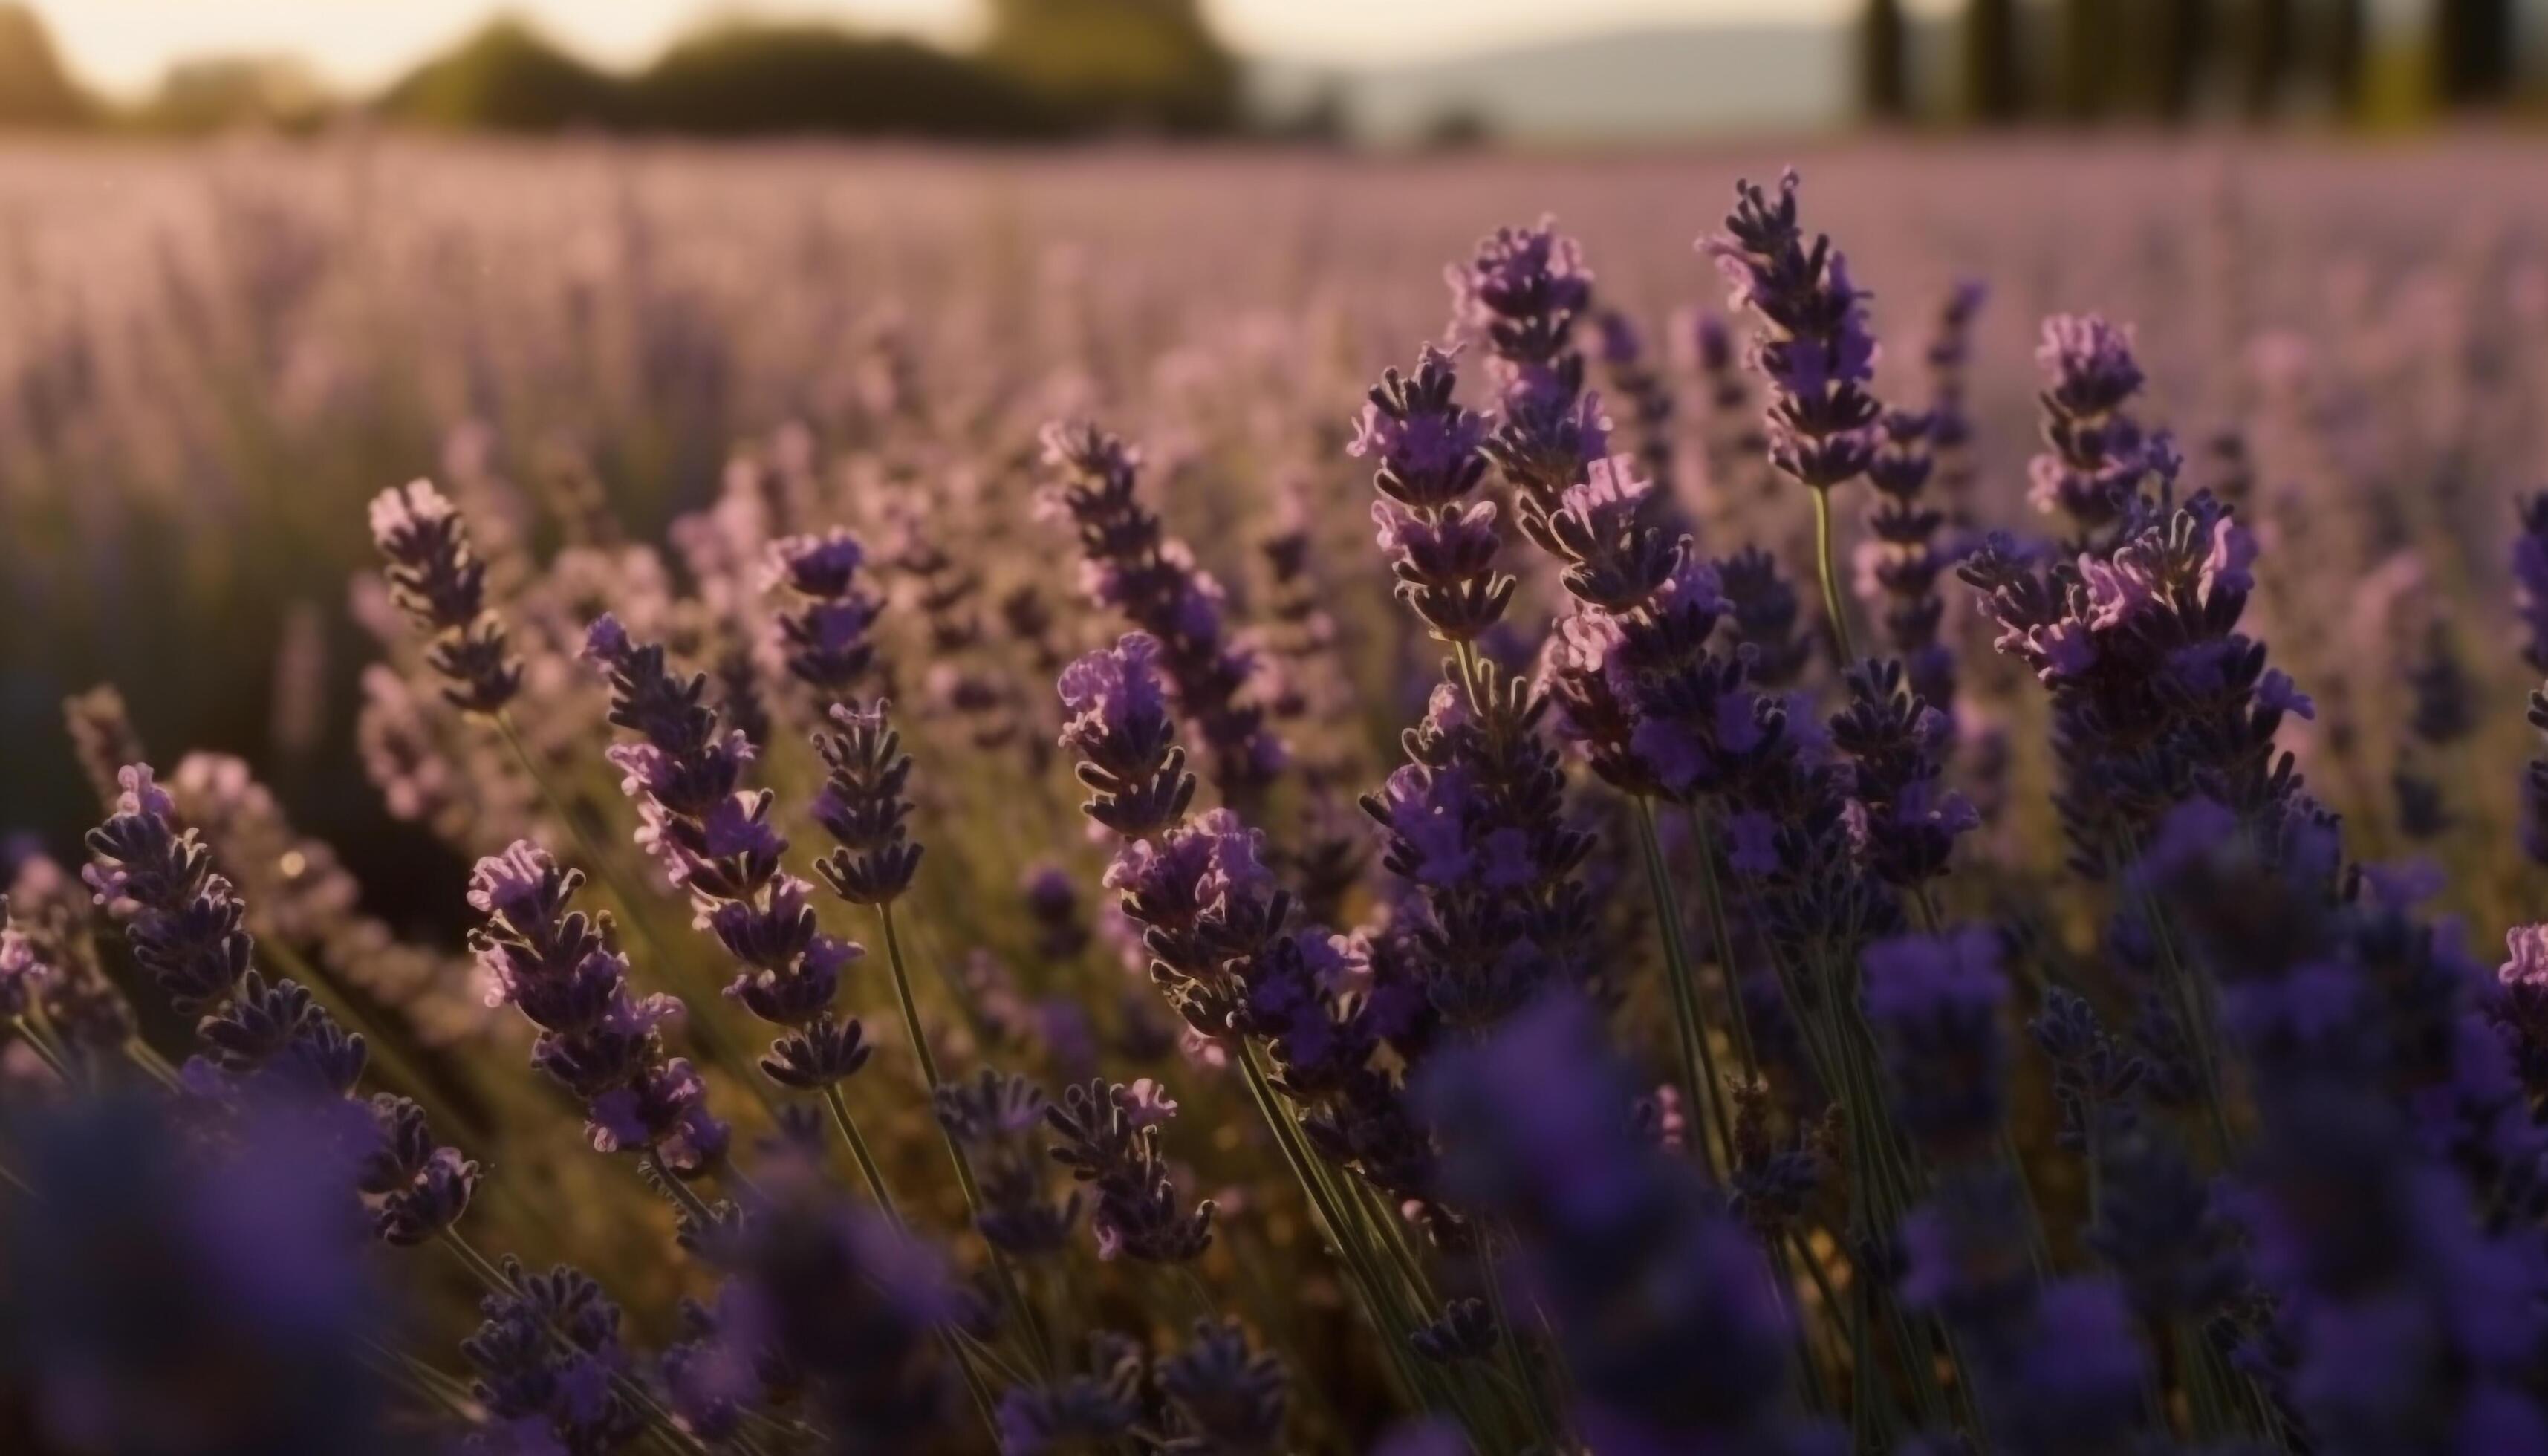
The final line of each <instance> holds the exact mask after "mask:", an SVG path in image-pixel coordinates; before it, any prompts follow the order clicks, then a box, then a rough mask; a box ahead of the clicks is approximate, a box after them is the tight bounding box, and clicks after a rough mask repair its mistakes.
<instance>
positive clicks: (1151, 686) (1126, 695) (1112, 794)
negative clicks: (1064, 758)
mask: <svg viewBox="0 0 2548 1456" xmlns="http://www.w3.org/2000/svg"><path fill="white" fill-rule="evenodd" d="M1158 661H1159V643H1158V639H1156V638H1154V637H1151V636H1150V635H1149V634H1147V633H1144V632H1128V633H1126V634H1125V635H1124V636H1123V637H1122V638H1121V639H1119V640H1118V641H1117V642H1116V644H1115V646H1114V647H1113V648H1112V649H1111V650H1109V651H1106V652H1093V653H1090V654H1089V655H1088V656H1086V657H1083V658H1081V659H1079V660H1078V661H1077V662H1074V663H1072V664H1071V665H1070V666H1069V667H1068V668H1066V669H1064V670H1063V672H1062V674H1061V679H1060V690H1061V702H1062V706H1063V707H1064V708H1065V709H1067V710H1068V711H1069V713H1070V721H1069V722H1067V723H1065V724H1064V725H1062V730H1061V746H1062V747H1064V748H1067V749H1070V750H1071V751H1073V752H1075V753H1077V754H1078V755H1080V757H1081V761H1082V762H1081V764H1080V767H1079V778H1080V781H1081V782H1082V783H1085V784H1087V785H1088V787H1089V788H1090V789H1091V790H1092V791H1093V792H1094V793H1095V795H1096V796H1095V797H1094V798H1091V799H1090V800H1089V801H1088V802H1087V803H1086V804H1085V805H1083V806H1082V811H1083V812H1085V813H1086V814H1087V815H1088V817H1089V818H1090V820H1092V821H1093V822H1094V823H1096V824H1097V825H1100V826H1102V827H1104V828H1106V829H1110V830H1112V831H1114V832H1115V833H1117V834H1119V835H1122V836H1123V837H1125V838H1126V839H1134V840H1138V839H1146V838H1149V837H1150V836H1152V835H1154V834H1156V833H1158V832H1159V831H1160V830H1162V829H1165V828H1166V827H1167V826H1168V825H1170V824H1173V823H1175V822H1176V821H1177V820H1178V819H1180V818H1183V817H1184V815H1185V812H1186V806H1187V805H1188V804H1190V803H1192V802H1193V801H1194V791H1195V777H1194V775H1193V774H1188V773H1186V772H1185V762H1186V751H1185V749H1184V748H1182V747H1180V746H1179V745H1178V743H1177V742H1176V724H1175V723H1174V722H1173V721H1171V720H1170V719H1169V717H1168V712H1167V693H1166V690H1165V688H1164V687H1163V686H1162V684H1161V683H1160V681H1159V668H1158Z"/></svg>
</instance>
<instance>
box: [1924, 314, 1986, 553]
mask: <svg viewBox="0 0 2548 1456" xmlns="http://www.w3.org/2000/svg"><path fill="white" fill-rule="evenodd" d="M1989 297H1990V291H1989V289H1988V288H1987V287H1985V286H1984V285H1983V284H1982V282H1981V281H1980V280H1979V279H1974V278H1964V279H1958V280H1957V281H1956V285H1955V286H1954V287H1953V288H1950V289H1949V290H1947V297H1946V300H1945V302H1944V303H1942V304H1941V305H1940V306H1939V309H1938V322H1937V326H1936V331H1935V332H1933V333H1932V334H1931V335H1930V338H1929V351H1928V365H1929V410H1928V413H1929V420H1930V424H1929V443H1930V445H1931V446H1932V447H1933V449H1934V450H1935V452H1936V457H1937V480H1938V487H1939V490H1940V493H1941V494H1942V495H1943V496H1944V497H1945V498H1946V509H1947V515H1948V519H1949V520H1950V521H1951V522H1952V523H1953V524H1955V525H1956V527H1958V528H1959V529H1958V534H1960V533H1961V531H1960V528H1962V527H1964V526H1967V525H1969V524H1970V520H1971V511H1972V490H1973V482H1974V479H1975V471H1974V468H1973V461H1972V435H1973V422H1972V417H1971V415H1970V413H1969V412H1968V406H1967V404H1966V400H1965V394H1966V389H1967V377H1966V376H1967V370H1968V368H1969V366H1970V364H1971V359H1972V326H1973V318H1975V316H1977V315H1979V314H1980V313H1981V309H1982V305H1983V303H1984V302H1985V301H1987V300H1988V299H1989Z"/></svg>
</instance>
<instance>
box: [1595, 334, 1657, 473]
mask: <svg viewBox="0 0 2548 1456" xmlns="http://www.w3.org/2000/svg"><path fill="white" fill-rule="evenodd" d="M1592 322H1593V327H1594V328H1595V329H1596V330H1598V333H1599V341H1600V351H1599V352H1600V358H1601V368H1602V371H1603V373H1604V374H1605V375H1606V376H1607V377H1608V379H1609V382H1610V388H1611V391H1612V392H1613V393H1614V394H1616V395H1617V396H1618V397H1619V398H1620V399H1623V400H1625V401H1627V402H1628V405H1629V409H1630V410H1631V411H1632V413H1631V421H1632V423H1633V424H1634V425H1635V431H1636V433H1635V438H1636V455H1637V460H1638V463H1639V464H1641V465H1643V466H1644V467H1645V472H1646V474H1647V475H1649V476H1651V477H1653V478H1654V480H1655V482H1656V484H1657V486H1658V487H1659V491H1660V494H1661V496H1662V498H1663V499H1664V500H1672V499H1673V463H1674V462H1673V454H1674V451H1673V414H1674V409H1673V393H1672V387H1671V385H1670V384H1668V383H1667V382H1666V381H1665V379H1664V377H1663V375H1662V374H1661V373H1659V372H1658V371H1657V370H1656V368H1655V367H1654V363H1653V361H1652V360H1651V359H1650V358H1649V357H1648V356H1647V352H1646V344H1645V340H1644V339H1643V338H1641V337H1640V336H1639V335H1638V332H1637V325H1636V324H1635V323H1634V322H1633V321H1631V320H1630V319H1629V318H1628V316H1627V315H1625V314H1622V313H1620V312H1619V311H1617V310H1615V309H1603V310H1601V311H1600V312H1599V313H1597V314H1595V315H1594V316H1593V319H1592Z"/></svg>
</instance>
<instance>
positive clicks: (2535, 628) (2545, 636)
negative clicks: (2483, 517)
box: [2512, 491, 2548, 673]
mask: <svg viewBox="0 0 2548 1456" xmlns="http://www.w3.org/2000/svg"><path fill="white" fill-rule="evenodd" d="M2517 513H2518V517H2519V523H2520V527H2521V529H2520V532H2519V533H2518V534H2516V535H2515V536H2514V537H2513V538H2512V604H2513V609H2514V610H2515V611H2517V612H2518V613H2520V616H2521V627H2522V631H2523V633H2524V640H2523V642H2522V646H2521V658H2522V661H2524V662H2526V663H2528V664H2530V666H2531V667H2532V668H2534V669H2537V670H2538V671H2540V672H2542V673H2548V491H2542V492H2540V493H2539V494H2537V495H2535V496H2531V497H2528V498H2526V499H2524V500H2522V501H2521V502H2520V505H2519V509H2518V512H2517Z"/></svg>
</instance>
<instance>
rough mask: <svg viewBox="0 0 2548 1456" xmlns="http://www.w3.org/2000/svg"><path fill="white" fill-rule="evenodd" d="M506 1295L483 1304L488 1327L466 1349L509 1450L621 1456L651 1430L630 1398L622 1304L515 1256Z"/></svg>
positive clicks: (572, 1274)
mask: <svg viewBox="0 0 2548 1456" xmlns="http://www.w3.org/2000/svg"><path fill="white" fill-rule="evenodd" d="M503 1274H504V1284H505V1290H506V1292H504V1293H499V1294H491V1295H489V1296H488V1297H487V1299H486V1301H485V1302H484V1303H483V1304H482V1305H481V1307H480V1309H481V1312H482V1313H483V1314H484V1315H485V1317H486V1318H485V1320H484V1321H483V1322H482V1323H480V1324H479V1326H478V1328H477V1331H476V1332H475V1333H473V1334H472V1335H470V1336H469V1338H467V1339H465V1340H462V1341H461V1342H460V1348H461V1352H462V1353H463V1354H465V1355H467V1356H468V1357H469V1363H470V1364H471V1365H473V1366H475V1367H476V1368H477V1371H478V1379H477V1381H476V1383H475V1384H474V1385H473V1386H472V1392H473V1394H475V1395H476V1396H477V1398H478V1400H479V1402H480V1403H481V1404H483V1405H484V1406H485V1407H486V1408H487V1410H488V1413H489V1414H490V1415H491V1416H492V1417H493V1419H494V1420H495V1422H497V1428H498V1429H500V1430H505V1431H506V1432H507V1435H506V1439H507V1440H508V1441H510V1442H511V1443H512V1444H511V1446H510V1447H508V1448H507V1449H513V1450H525V1451H528V1450H538V1449H540V1447H539V1446H538V1445H536V1444H530V1442H534V1441H537V1440H540V1439H543V1438H544V1439H545V1440H546V1441H549V1442H553V1443H554V1444H553V1445H551V1446H550V1447H549V1449H553V1450H558V1451H615V1450H618V1449H620V1448H622V1447H624V1446H626V1445H628V1444H630V1443H631V1442H633V1441H635V1440H636V1439H637V1437H638V1436H639V1434H640V1433H642V1432H643V1431H644V1430H645V1428H646V1422H647V1412H646V1410H645V1409H644V1408H643V1407H641V1406H639V1405H637V1404H636V1403H635V1402H634V1401H633V1400H631V1399H630V1398H629V1397H628V1396H627V1395H626V1394H625V1390H626V1389H627V1378H628V1374H629V1371H630V1369H631V1361H630V1359H629V1355H628V1352H627V1350H626V1348H625V1347H624V1346H623V1345H622V1344H621V1343H620V1337H619V1319H620V1313H619V1307H618V1305H616V1304H614V1303H612V1301H611V1299H610V1297H609V1296H608V1295H605V1294H603V1293H602V1290H601V1286H600V1285H599V1284H597V1283H595V1282H593V1280H592V1276H590V1275H588V1274H586V1273H584V1272H583V1271H582V1270H580V1269H575V1268H572V1267H569V1266H568V1265H565V1264H560V1265H558V1266H557V1267H556V1268H554V1269H551V1270H549V1271H548V1272H547V1273H545V1274H540V1273H533V1272H531V1271H530V1270H527V1269H524V1268H523V1267H522V1266H521V1264H520V1262H519V1261H517V1260H515V1259H512V1258H510V1257H507V1258H506V1259H505V1261H504V1264H503Z"/></svg>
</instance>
